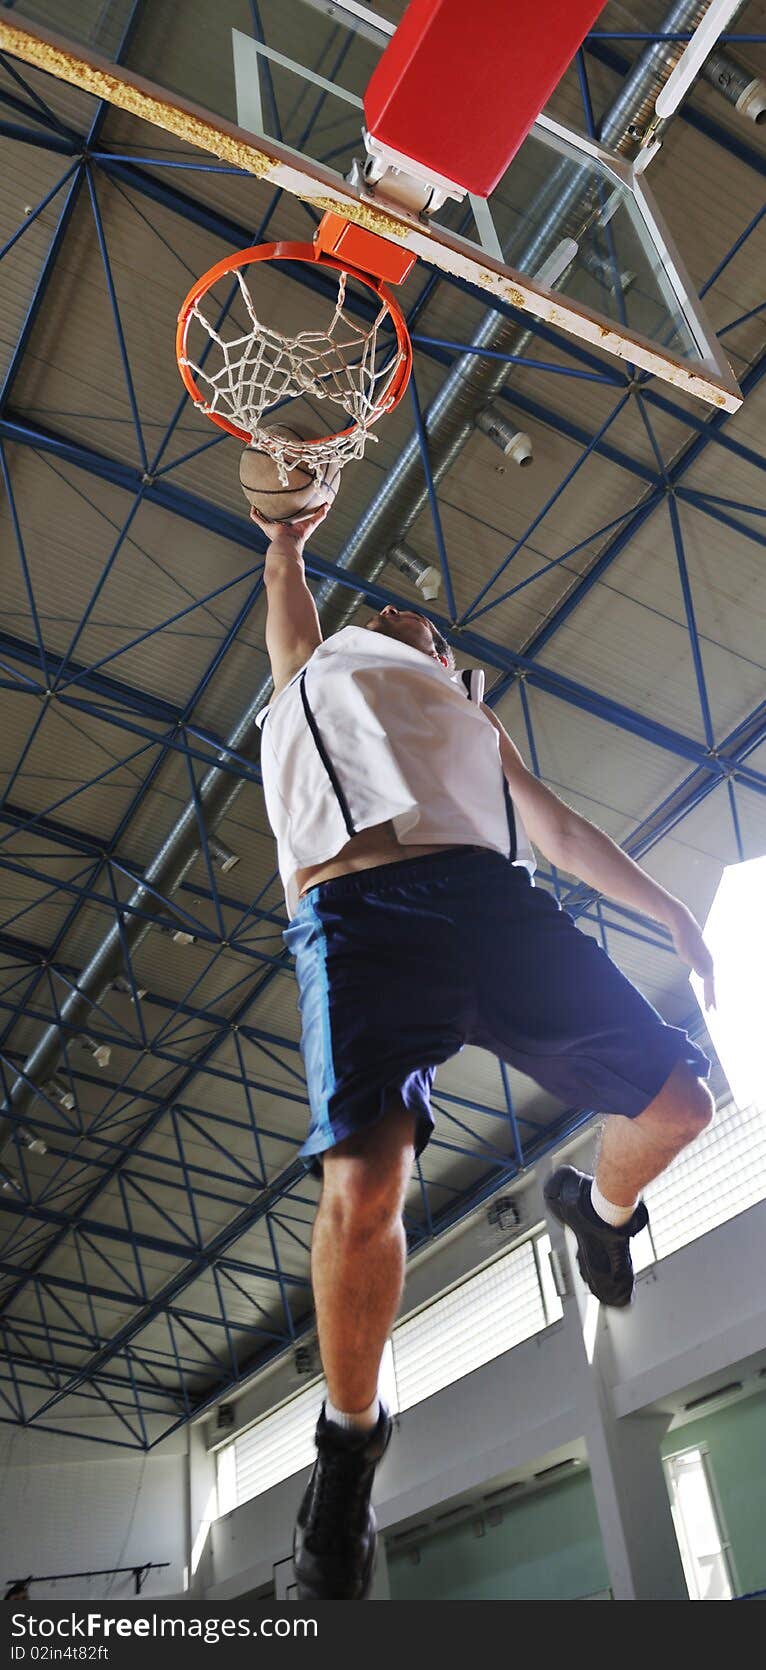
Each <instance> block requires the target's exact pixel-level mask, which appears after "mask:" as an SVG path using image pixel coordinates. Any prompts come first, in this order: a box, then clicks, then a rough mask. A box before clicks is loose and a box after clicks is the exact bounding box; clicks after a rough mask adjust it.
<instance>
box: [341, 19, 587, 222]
mask: <svg viewBox="0 0 766 1670" xmlns="http://www.w3.org/2000/svg"><path fill="white" fill-rule="evenodd" d="M603 3H604V0H536V3H534V0H411V3H410V5H409V6H408V7H407V10H406V12H405V14H404V17H403V18H402V21H401V23H400V24H399V27H398V29H397V31H396V34H395V35H392V37H391V41H390V43H389V45H388V46H387V47H386V50H385V52H384V53H383V57H382V58H381V60H380V63H379V64H378V65H377V68H376V69H375V71H374V72H373V75H372V78H371V80H370V83H369V85H368V87H367V91H366V93H365V96H364V114H365V123H366V126H367V129H368V131H369V132H370V133H371V134H372V135H373V136H374V138H375V139H378V140H380V141H381V142H382V143H383V144H384V145H388V146H390V147H391V148H392V149H393V150H395V151H401V152H402V153H403V154H404V155H405V156H408V157H411V158H412V159H413V161H414V162H418V163H420V164H421V165H422V166H423V167H425V168H427V169H432V170H433V172H434V173H435V174H440V175H442V176H444V177H446V178H447V179H448V180H453V181H454V182H455V183H456V184H457V185H460V186H463V187H464V188H465V189H466V190H467V191H472V192H476V193H477V195H478V196H480V197H488V196H489V193H490V192H491V191H492V189H493V187H494V186H496V185H497V182H498V180H499V179H500V177H501V175H502V174H504V173H505V170H506V168H507V167H508V164H509V162H510V161H511V158H512V157H513V156H514V155H515V153H516V151H517V150H518V148H519V146H520V145H521V143H522V140H523V139H524V138H525V137H526V135H527V133H528V132H529V129H530V127H531V126H532V123H533V122H534V120H535V117H536V116H539V114H540V111H541V110H542V108H543V106H544V105H545V104H546V102H547V100H548V99H549V97H550V95H551V93H552V92H553V89H554V87H555V86H556V83H557V82H558V81H560V80H561V77H562V75H563V74H564V71H565V69H566V68H567V65H568V64H569V63H570V62H571V60H572V58H573V57H574V55H575V52H576V51H577V48H578V46H579V45H580V44H581V42H582V40H583V38H584V36H585V35H586V34H587V33H588V30H589V29H590V27H591V25H592V24H593V21H594V19H595V18H596V17H597V16H598V13H599V12H600V11H601V9H602V6H603Z"/></svg>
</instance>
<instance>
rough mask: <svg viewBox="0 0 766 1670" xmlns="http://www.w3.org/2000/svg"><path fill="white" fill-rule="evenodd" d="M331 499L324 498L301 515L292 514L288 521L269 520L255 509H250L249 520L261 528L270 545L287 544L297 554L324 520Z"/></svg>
mask: <svg viewBox="0 0 766 1670" xmlns="http://www.w3.org/2000/svg"><path fill="white" fill-rule="evenodd" d="M330 506H331V501H330V500H329V499H325V502H324V504H320V505H314V506H313V507H312V509H311V510H307V511H305V513H304V514H303V515H302V516H294V517H292V519H291V520H290V521H289V522H270V521H269V520H268V518H267V517H266V516H259V514H258V512H257V510H251V512H250V520H251V522H255V524H256V527H259V528H261V529H262V530H263V532H264V533H265V535H266V538H267V539H268V540H269V541H270V542H271V544H272V545H287V546H289V547H290V549H291V550H296V551H297V552H298V554H299V555H300V553H301V552H302V550H303V547H304V545H305V543H306V540H307V539H309V538H310V537H311V535H312V533H314V532H315V530H316V529H317V528H318V527H319V526H320V524H321V523H322V522H323V521H324V519H325V517H326V515H327V514H328V511H329V510H330Z"/></svg>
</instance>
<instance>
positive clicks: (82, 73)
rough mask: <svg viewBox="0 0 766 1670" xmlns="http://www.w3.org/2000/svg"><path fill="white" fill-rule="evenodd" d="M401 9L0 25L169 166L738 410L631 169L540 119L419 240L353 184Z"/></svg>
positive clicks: (91, 12) (227, 4)
mask: <svg viewBox="0 0 766 1670" xmlns="http://www.w3.org/2000/svg"><path fill="white" fill-rule="evenodd" d="M405 9H406V6H405V0H379V3H378V4H377V5H374V6H373V5H371V4H362V3H361V0H249V3H245V0H216V4H215V6H211V5H210V4H209V0H183V3H182V4H178V3H176V0H152V4H151V5H149V6H143V7H141V8H140V9H136V8H135V6H134V5H133V4H131V3H130V0H117V3H113V4H111V5H110V6H108V7H104V6H102V5H100V4H97V3H96V0H67V4H66V5H63V4H61V3H60V0H59V3H56V0H28V3H27V5H26V7H25V11H26V12H27V14H28V17H27V18H22V17H21V16H20V13H19V12H18V11H17V10H15V9H14V10H13V11H7V12H3V13H0V46H2V47H3V48H4V49H5V50H7V51H8V52H10V53H12V54H15V55H17V56H18V57H19V58H21V59H22V60H25V61H26V62H28V63H33V64H36V65H37V66H38V67H41V68H44V69H46V70H47V71H49V72H50V73H52V74H55V75H58V76H60V77H62V78H63V79H65V80H68V81H70V82H73V83H74V84H75V85H78V86H81V87H84V88H86V89H87V90H88V91H91V92H95V93H97V94H99V95H100V96H101V97H103V98H105V99H106V100H108V101H109V102H110V103H112V104H114V105H116V106H117V107H119V108H122V109H124V110H127V111H130V112H131V113H132V114H133V115H138V116H140V117H142V118H143V119H144V120H145V121H148V122H151V123H153V124H154V125H155V126H156V127H157V128H159V129H161V130H163V133H162V134H158V136H157V143H158V147H159V148H162V147H164V150H163V153H162V154H163V155H164V156H165V157H166V159H167V164H168V166H170V165H171V163H172V152H170V151H169V150H168V141H167V135H168V134H172V135H174V136H175V138H176V140H181V141H183V142H184V143H185V144H192V145H194V146H195V147H196V148H198V149H201V150H203V151H205V152H209V153H212V154H213V155H214V156H216V157H218V158H220V159H222V160H223V161H224V162H225V163H228V164H230V165H232V166H236V167H240V168H242V169H244V170H246V171H248V172H250V173H252V174H253V175H255V176H256V177H257V178H258V179H260V180H261V181H265V182H267V183H268V184H269V185H271V186H273V187H275V188H277V189H279V190H281V191H284V192H288V193H292V194H293V195H294V196H295V197H297V198H299V199H301V200H302V202H303V203H304V204H306V205H308V206H309V208H310V209H312V210H314V211H315V212H316V214H317V218H318V216H319V215H320V214H321V213H322V212H323V211H324V210H326V209H328V208H334V209H336V210H338V211H339V212H341V213H343V214H344V215H346V216H347V217H348V218H349V219H351V220H354V221H356V222H358V223H359V224H362V225H365V226H367V227H368V228H370V229H372V230H374V231H378V232H380V233H381V234H382V235H383V236H386V237H389V238H391V239H393V240H395V241H397V242H400V243H402V244H404V245H405V246H406V247H407V248H409V249H411V250H412V251H414V253H415V254H416V255H418V257H420V258H421V259H422V260H424V261H426V262H427V263H429V264H430V265H431V266H432V267H435V268H437V269H441V270H442V271H444V272H447V273H450V274H452V275H453V276H454V277H456V278H457V279H459V280H461V281H464V282H465V283H468V284H470V285H472V286H474V287H475V289H476V290H478V291H479V292H482V291H483V292H485V293H487V294H488V295H489V296H490V297H492V298H495V299H497V300H499V301H501V302H504V303H507V304H509V305H510V306H512V307H515V308H518V309H520V310H521V311H523V312H527V313H531V314H533V315H535V316H536V317H538V318H541V319H543V320H545V321H547V322H548V323H550V324H552V325H554V326H556V327H558V328H560V329H562V330H564V331H566V332H569V333H570V334H571V335H573V336H575V337H578V338H580V339H581V340H583V341H584V342H586V343H588V344H590V345H593V346H596V347H597V348H599V349H601V350H604V351H606V352H607V353H610V354H613V355H615V356H618V357H619V358H621V359H623V360H626V361H628V362H629V363H630V364H632V365H634V366H635V367H637V368H638V369H639V370H644V371H648V372H651V373H653V374H655V375H657V376H659V377H661V378H663V379H664V380H666V381H668V382H670V383H673V384H675V386H676V387H678V388H680V389H683V390H685V391H688V392H690V393H692V394H694V395H696V396H698V397H699V398H701V399H702V400H705V401H707V402H709V403H711V404H713V405H716V406H719V407H723V408H725V409H726V410H728V411H733V410H736V409H737V407H738V406H739V405H740V403H741V395H740V392H739V389H738V386H737V383H736V381H735V379H734V376H733V373H732V372H731V369H730V367H729V365H728V362H727V361H726V360H725V358H724V356H723V355H722V353H721V350H720V347H719V345H718V342H717V340H716V337H715V334H714V332H713V331H712V329H711V328H710V327H709V326H708V325H707V323H706V320H705V317H704V313H703V311H702V310H701V308H700V306H699V303H698V302H697V300H696V297H695V295H694V292H693V288H692V285H691V282H690V280H689V278H688V276H687V274H686V273H685V271H684V268H683V264H682V262H681V259H680V257H679V255H678V254H677V252H676V250H675V248H674V245H673V241H672V238H671V236H670V234H669V232H668V230H667V228H666V227H665V226H664V224H663V222H662V219H661V217H660V215H659V213H658V211H657V208H656V205H655V204H654V201H653V198H652V193H651V190H650V188H649V186H648V185H647V183H646V179H645V177H644V176H643V175H642V174H641V173H639V172H637V171H636V169H635V168H634V167H633V166H632V165H631V164H630V163H628V162H626V161H625V160H624V159H623V158H622V157H619V156H616V155H612V154H610V153H609V152H607V151H604V150H602V149H601V148H600V147H599V146H598V145H597V144H595V143H594V142H591V141H589V140H588V139H586V138H585V137H584V136H583V135H581V134H578V133H576V132H575V131H573V130H570V129H568V128H564V127H562V126H561V124H560V123H558V122H555V121H552V120H551V119H550V118H548V117H547V116H545V115H543V116H541V117H540V118H539V120H538V122H537V123H536V124H535V126H534V128H533V129H532V131H531V133H530V135H529V137H528V138H527V139H526V140H525V142H524V144H523V145H522V147H521V149H520V150H519V151H518V152H517V154H516V156H515V157H514V159H513V161H512V163H511V165H510V167H509V168H508V170H507V172H506V173H505V175H504V176H503V178H502V179H501V180H500V182H499V185H498V187H497V188H496V190H495V191H494V192H493V193H492V195H491V197H490V198H489V199H488V200H484V199H482V198H473V197H466V198H465V199H464V200H463V201H462V202H455V201H453V200H448V201H447V202H446V203H445V204H444V206H443V207H442V208H441V209H440V210H439V212H438V213H437V214H436V215H435V216H434V217H433V219H432V220H430V221H429V222H428V223H424V222H423V220H422V219H421V218H418V217H416V216H410V215H407V214H406V213H405V212H403V211H401V210H398V209H397V210H392V208H391V207H390V206H389V205H387V204H386V202H385V201H384V200H382V199H381V198H380V197H379V196H377V195H375V194H374V193H371V192H369V191H368V190H367V189H366V188H365V187H364V184H363V182H360V176H359V172H358V168H357V170H356V171H355V168H354V165H355V161H356V162H357V163H358V161H359V159H362V158H363V156H364V147H363V141H362V125H363V105H362V100H363V94H364V89H365V86H366V85H367V82H368V80H369V78H370V75H371V74H372V71H373V69H374V67H375V65H376V63H377V61H378V59H379V57H380V54H381V53H382V51H383V50H384V49H385V46H386V44H387V42H388V40H389V39H390V36H391V34H392V32H393V30H394V29H395V27H396V24H397V22H398V21H399V20H400V18H401V16H402V14H403V12H404V10H405ZM211 15H212V16H213V18H214V24H212V25H211ZM52 30H60V31H62V32H63V31H65V32H66V36H67V40H66V41H62V39H61V38H60V37H57V36H56V35H54V34H52V33H51V31H52ZM477 119H478V117H477ZM222 253H224V252H222Z"/></svg>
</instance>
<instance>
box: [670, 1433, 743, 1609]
mask: <svg viewBox="0 0 766 1670" xmlns="http://www.w3.org/2000/svg"><path fill="white" fill-rule="evenodd" d="M665 1473H666V1476H667V1480H668V1488H669V1490H670V1507H671V1512H672V1514H673V1524H674V1525H675V1528H676V1536H677V1538H678V1547H679V1550H680V1554H681V1562H682V1564H683V1568H684V1575H685V1577H686V1587H687V1589H688V1590H689V1599H690V1600H731V1599H732V1595H733V1589H732V1583H731V1572H730V1569H729V1561H728V1557H727V1544H726V1542H725V1540H724V1537H723V1534H722V1529H721V1525H720V1522H719V1515H718V1512H717V1509H716V1503H715V1498H714V1495H713V1490H712V1481H711V1478H710V1474H709V1472H708V1464H707V1457H706V1456H705V1454H704V1452H703V1451H702V1450H684V1452H683V1454H682V1455H673V1456H670V1457H669V1458H668V1460H667V1461H666V1462H665Z"/></svg>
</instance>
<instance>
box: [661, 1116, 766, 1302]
mask: <svg viewBox="0 0 766 1670" xmlns="http://www.w3.org/2000/svg"><path fill="white" fill-rule="evenodd" d="M644 1199H645V1200H646V1204H647V1206H648V1207H649V1214H650V1219H651V1222H650V1225H649V1229H648V1230H643V1231H642V1233H641V1235H639V1236H637V1237H636V1240H635V1241H634V1242H633V1264H634V1267H635V1269H636V1270H645V1269H646V1267H647V1265H649V1264H652V1263H653V1262H654V1260H655V1259H658V1258H666V1257H667V1255H668V1253H672V1252H677V1250H678V1248H679V1247H685V1246H686V1245H687V1243H688V1242H689V1241H694V1240H696V1238H697V1236H699V1235H706V1234H707V1232H708V1230H711V1229H716V1228H717V1227H718V1225H719V1224H722V1223H727V1222H728V1220H729V1219H730V1218H733V1217H736V1215H737V1213H738V1212H744V1211H745V1209H746V1208H747V1207H748V1206H755V1205H756V1203H757V1202H758V1201H759V1200H764V1199H766V1110H764V1109H763V1108H757V1107H749V1108H738V1107H736V1106H735V1104H734V1103H733V1102H727V1103H726V1105H725V1106H724V1107H721V1108H719V1109H718V1110H717V1112H716V1113H715V1114H714V1116H713V1119H712V1120H711V1123H710V1124H709V1125H708V1128H707V1130H706V1131H703V1133H702V1136H700V1137H698V1138H697V1140H696V1142H693V1143H692V1144H691V1146H690V1147H689V1148H686V1149H684V1150H683V1152H682V1153H681V1154H679V1156H678V1158H677V1159H676V1160H674V1161H673V1163H672V1165H670V1166H669V1167H668V1169H667V1171H666V1172H664V1173H663V1175H662V1176H661V1177H658V1178H657V1179H656V1181H655V1182H654V1183H650V1184H649V1185H648V1187H647V1188H646V1189H645V1190H644Z"/></svg>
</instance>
